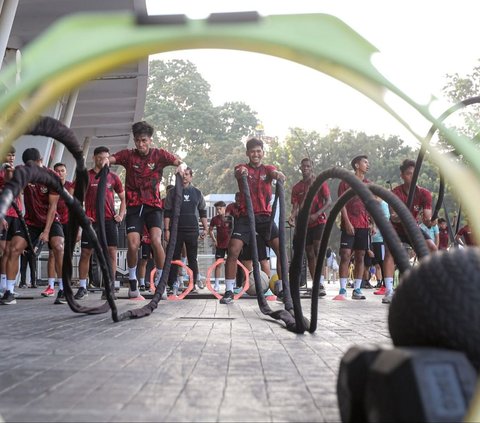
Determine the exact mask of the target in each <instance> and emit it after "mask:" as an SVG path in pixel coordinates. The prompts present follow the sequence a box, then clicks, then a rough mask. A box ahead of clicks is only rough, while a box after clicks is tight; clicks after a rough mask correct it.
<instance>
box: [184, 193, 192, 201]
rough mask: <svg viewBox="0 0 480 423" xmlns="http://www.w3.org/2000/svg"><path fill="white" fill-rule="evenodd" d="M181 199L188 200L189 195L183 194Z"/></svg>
mask: <svg viewBox="0 0 480 423" xmlns="http://www.w3.org/2000/svg"><path fill="white" fill-rule="evenodd" d="M183 201H186V202H190V195H189V194H183Z"/></svg>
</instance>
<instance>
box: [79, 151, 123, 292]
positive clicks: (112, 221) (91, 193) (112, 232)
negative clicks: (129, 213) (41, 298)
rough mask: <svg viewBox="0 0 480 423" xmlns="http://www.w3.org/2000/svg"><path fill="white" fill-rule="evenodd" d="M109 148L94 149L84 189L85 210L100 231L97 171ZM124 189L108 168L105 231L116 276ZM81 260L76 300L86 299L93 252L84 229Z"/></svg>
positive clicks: (108, 152) (90, 240)
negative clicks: (116, 199)
mask: <svg viewBox="0 0 480 423" xmlns="http://www.w3.org/2000/svg"><path fill="white" fill-rule="evenodd" d="M109 156H110V150H109V149H108V148H107V147H105V146H100V147H97V148H95V150H94V151H93V164H94V165H93V168H92V169H90V170H89V171H88V185H87V190H86V192H85V214H86V215H87V217H88V218H89V219H90V221H91V222H92V225H93V228H94V230H95V232H96V233H97V236H98V234H99V229H100V228H99V225H98V221H97V205H96V201H97V191H98V183H99V179H97V175H98V173H99V172H100V171H101V170H102V168H103V166H104V165H105V164H107V163H108V158H109ZM115 194H117V196H118V198H119V199H120V208H119V211H118V213H117V212H116V211H115ZM125 210H126V206H125V192H124V190H123V185H122V181H120V178H119V177H118V175H117V174H115V173H114V172H109V173H108V174H107V186H106V190H105V208H104V213H105V235H106V239H107V248H108V256H109V257H110V265H111V267H112V276H113V277H114V278H115V275H116V273H117V247H118V225H119V224H120V222H121V221H122V220H123V218H124V216H125ZM81 246H82V248H81V253H80V261H79V263H78V278H79V283H80V288H79V289H78V291H77V293H76V294H75V299H76V300H81V299H84V298H85V297H86V296H87V295H88V291H87V276H88V270H89V267H90V258H91V256H92V249H93V242H92V239H90V237H89V236H88V234H87V233H86V232H83V233H82V242H81Z"/></svg>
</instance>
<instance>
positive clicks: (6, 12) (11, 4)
mask: <svg viewBox="0 0 480 423" xmlns="http://www.w3.org/2000/svg"><path fill="white" fill-rule="evenodd" d="M17 7H18V0H2V3H1V4H0V9H1V10H0V58H1V60H0V69H1V68H2V64H3V57H4V56H5V50H6V49H7V44H8V39H9V38H10V32H11V31H12V26H13V21H14V19H15V14H16V13H17Z"/></svg>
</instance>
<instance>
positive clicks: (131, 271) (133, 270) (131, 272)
mask: <svg viewBox="0 0 480 423" xmlns="http://www.w3.org/2000/svg"><path fill="white" fill-rule="evenodd" d="M128 279H130V280H132V279H137V266H135V267H129V268H128Z"/></svg>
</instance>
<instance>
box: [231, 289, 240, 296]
mask: <svg viewBox="0 0 480 423" xmlns="http://www.w3.org/2000/svg"><path fill="white" fill-rule="evenodd" d="M241 290H242V288H233V293H234V294H235V295H236V294H240V291H241Z"/></svg>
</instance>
